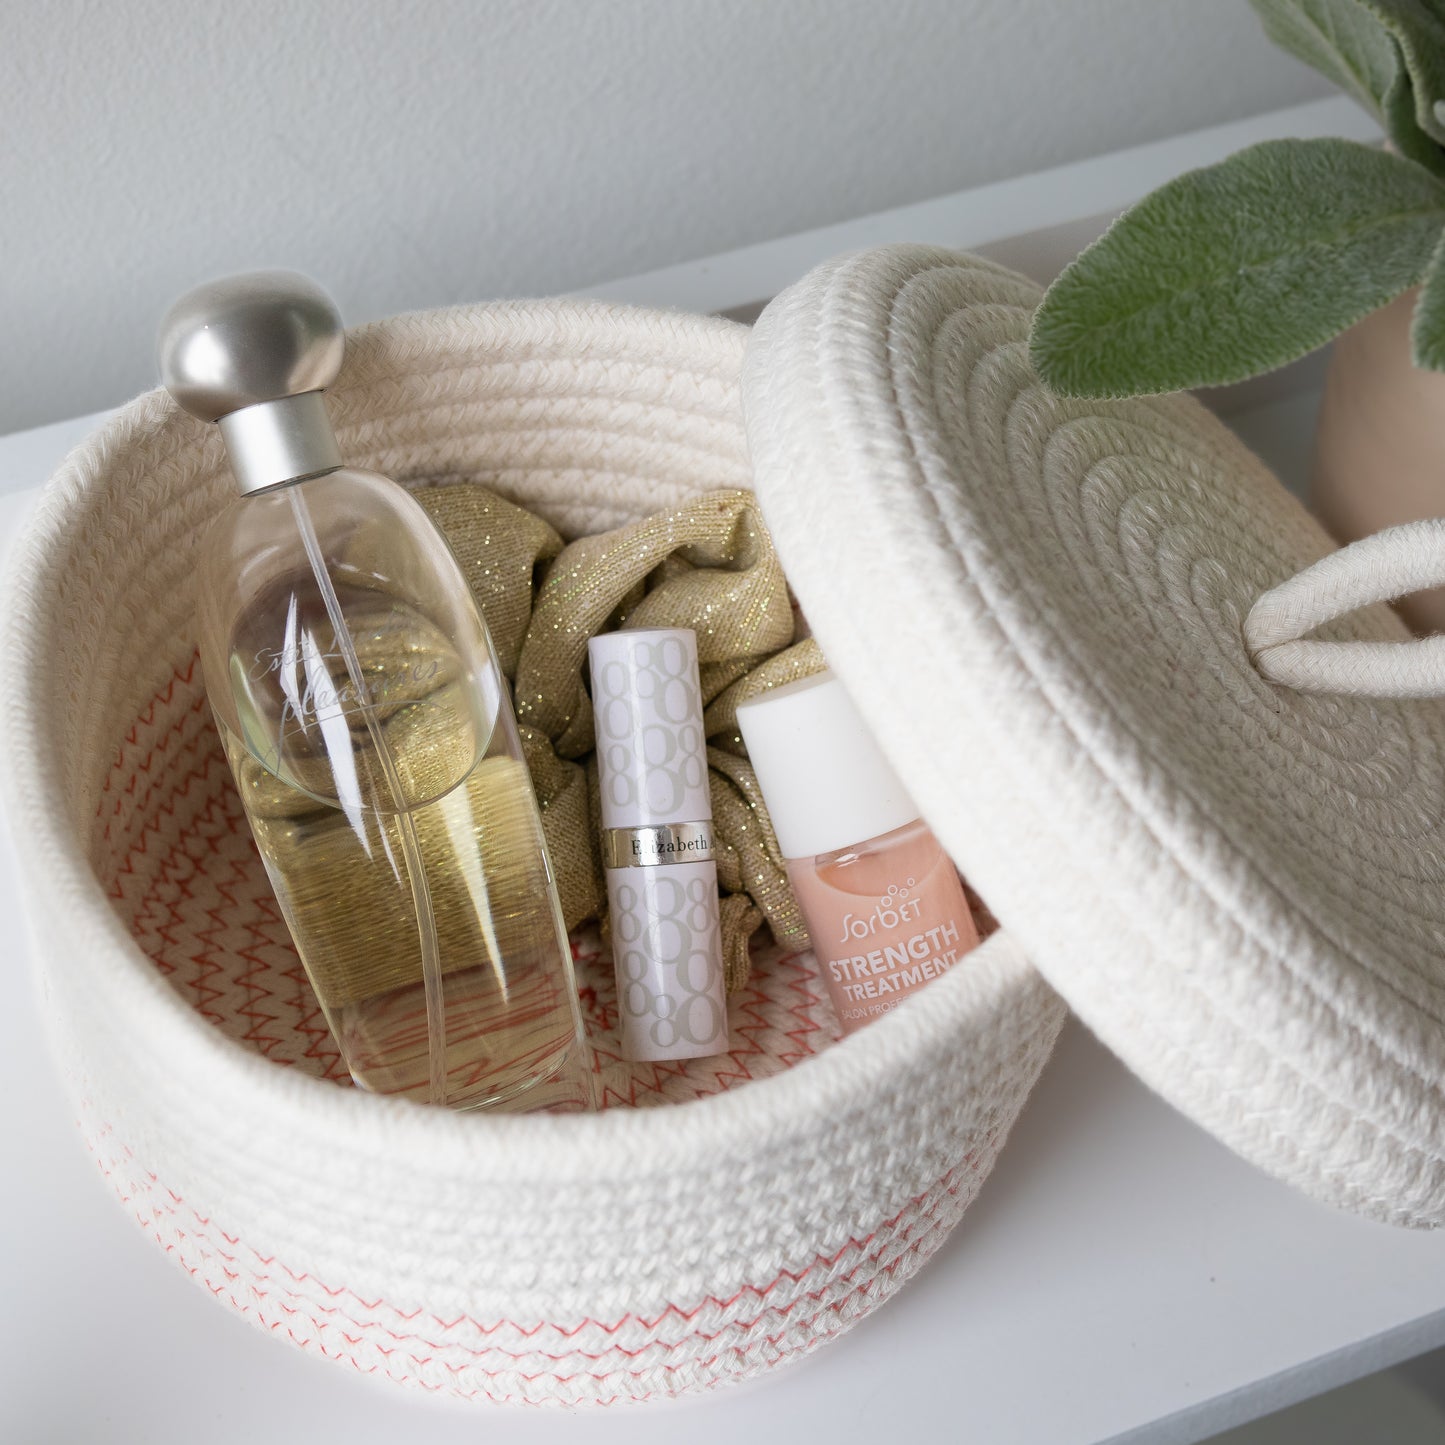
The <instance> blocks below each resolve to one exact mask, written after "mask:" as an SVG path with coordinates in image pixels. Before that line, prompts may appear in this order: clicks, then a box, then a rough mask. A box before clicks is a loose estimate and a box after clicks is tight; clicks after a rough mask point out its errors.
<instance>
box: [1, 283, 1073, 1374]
mask: <svg viewBox="0 0 1445 1445" xmlns="http://www.w3.org/2000/svg"><path fill="white" fill-rule="evenodd" d="M746 337H747V332H746V331H745V330H744V329H743V328H741V327H737V326H734V325H732V324H730V323H726V322H721V321H710V320H703V319H698V318H685V317H677V316H670V315H661V314H653V313H647V312H638V311H632V310H627V309H623V308H615V307H606V306H596V305H584V304H573V303H544V304H519V305H499V306H490V307H478V308H469V309H459V310H453V311H446V312H439V313H433V314H428V315H421V316H411V317H404V318H401V319H398V320H396V321H392V322H387V323H384V324H381V325H377V326H372V327H367V328H364V329H362V330H360V331H359V332H357V333H355V334H354V335H353V336H352V338H351V339H350V343H349V347H348V359H347V364H346V368H345V370H344V372H343V375H342V379H341V382H340V384H339V385H338V386H337V388H336V389H335V391H334V393H333V394H332V398H331V401H332V414H333V417H334V419H335V421H336V424H337V432H338V436H339V439H340V442H341V446H342V450H343V452H344V454H345V455H346V457H347V459H348V461H349V462H350V463H351V464H353V465H356V466H362V467H369V468H373V469H375V470H377V471H381V472H384V473H386V474H389V475H392V476H395V477H397V478H398V479H401V480H403V481H423V480H424V481H426V482H427V483H432V484H438V485H445V484H447V483H448V482H455V481H462V480H467V481H479V482H482V483H484V484H486V485H488V486H490V487H492V488H494V489H495V490H497V491H499V492H500V493H502V494H503V495H505V496H507V497H509V498H511V499H513V500H516V501H518V502H521V503H523V504H524V505H526V506H528V507H530V508H532V509H533V510H535V511H537V512H539V513H540V514H541V515H543V516H544V517H545V518H547V520H549V521H550V522H552V523H553V524H554V525H555V526H556V527H558V529H559V530H561V531H562V532H563V533H564V535H567V536H575V535H579V534H583V533H587V532H592V531H597V530H601V529H604V528H608V527H613V526H616V525H619V524H621V523H623V522H626V521H630V520H633V519H635V518H638V517H640V516H643V515H646V514H647V513H649V512H653V511H656V510H658V509H661V508H664V507H666V506H668V505H671V504H674V503H677V502H679V501H681V500H682V499H684V498H687V497H689V496H691V495H693V494H695V493H698V492H702V491H709V490H713V489H717V488H724V487H737V486H746V485H748V484H749V479H750V473H749V467H748V462H747V459H746V451H745V445H744V435H743V422H742V413H741V407H740V401H739V376H740V372H741V366H742V358H743V349H744V344H745V341H746ZM232 495H233V486H232V483H231V481H230V478H229V475H228V472H227V468H226V464H225V461H224V457H223V455H222V451H221V445H220V441H219V438H218V437H217V435H216V434H215V431H214V429H206V428H203V427H202V426H201V425H200V424H199V423H196V422H194V421H193V420H191V419H190V418H187V417H185V416H183V415H182V414H181V413H179V412H178V411H177V410H176V409H175V408H174V407H173V406H172V405H171V404H170V403H169V402H168V401H167V400H165V399H164V398H163V397H162V396H161V395H159V394H151V395H148V396H145V397H142V398H141V399H139V400H138V401H136V402H135V403H133V404H132V405H131V406H129V407H127V408H126V409H125V410H124V411H123V412H122V413H120V414H119V415H118V416H117V417H116V418H115V419H114V420H113V421H112V422H111V423H110V424H109V425H108V426H107V427H106V428H105V429H104V430H103V431H102V432H101V433H100V434H99V435H98V436H96V437H95V438H94V439H93V440H91V441H90V442H89V443H87V444H86V445H85V446H83V447H82V448H81V449H80V450H79V451H78V452H76V453H75V454H74V455H73V456H72V457H71V458H70V460H69V461H68V462H67V464H66V465H65V467H64V468H63V469H62V471H61V472H60V473H59V475H58V476H57V477H56V478H55V479H54V480H53V481H52V483H51V484H50V486H49V488H48V490H47V492H46V494H45V497H44V499H43V501H42V503H41V505H40V508H39V511H38V515H37V517H36V519H35V521H34V522H33V524H32V525H31V527H30V529H29V531H28V533H27V535H26V537H25V539H24V541H23V543H22V544H21V546H20V548H19V552H18V556H17V559H16V561H15V563H14V565H13V567H12V572H11V579H10V586H9V597H8V611H9V614H10V617H11V619H12V621H11V626H10V635H9V640H8V644H7V652H8V657H7V662H8V675H9V676H10V678H11V680H12V686H13V687H14V689H15V695H14V696H13V697H12V700H11V704H10V706H9V708H8V709H7V722H6V724H5V726H6V729H7V732H8V742H9V751H10V759H9V766H8V767H7V769H6V776H7V779H8V782H7V798H6V806H7V812H8V816H9V818H10V820H11V825H12V828H13V830H14V833H15V836H16V839H17V843H18V850H17V851H18V852H19V854H20V857H21V864H22V868H23V871H24V875H25V881H26V887H27V892H28V895H29V901H30V912H31V919H32V923H33V928H34V933H35V952H36V956H37V958H38V960H39V965H38V966H39V969H40V973H41V985H42V991H43V996H44V1008H45V1012H46V1016H47V1019H48V1022H49V1025H50V1029H51V1034H52V1039H53V1042H54V1046H55V1048H56V1051H57V1053H58V1055H59V1057H60V1059H61V1061H62V1064H63V1067H64V1070H65V1073H66V1076H67V1078H68V1081H69V1085H70V1088H71V1090H72V1094H73V1098H74V1101H75V1104H76V1108H77V1111H78V1115H79V1118H80V1122H81V1127H82V1129H83V1131H84V1133H85V1135H86V1138H87V1140H88V1142H89V1144H90V1146H91V1148H92V1150H93V1151H94V1154H95V1157H96V1160H97V1162H98V1164H99V1165H100V1167H101V1169H102V1170H103V1171H104V1172H105V1174H106V1175H107V1176H108V1178H109V1180H110V1183H111V1185H112V1187H113V1188H114V1189H115V1191H116V1192H117V1194H118V1195H119V1196H120V1198H121V1199H122V1201H123V1202H124V1204H125V1205H126V1207H127V1208H128V1209H129V1210H131V1211H132V1212H133V1213H134V1214H135V1216H136V1217H137V1218H138V1220H139V1221H140V1222H141V1224H142V1225H143V1227H144V1228H145V1229H146V1231H147V1232H148V1233H150V1234H152V1235H153V1236H154V1238H155V1239H156V1242H157V1243H158V1244H159V1245H160V1246H161V1247H162V1249H164V1250H165V1251H166V1252H167V1253H169V1254H171V1256H172V1257H173V1258H174V1259H175V1260H176V1261H177V1262H178V1263H179V1264H180V1265H181V1266H182V1267H183V1268H185V1269H186V1270H187V1271H188V1272H189V1273H191V1274H192V1275H193V1276H194V1277H195V1278H196V1280H197V1281H198V1282H199V1283H201V1284H202V1285H204V1286H205V1287H206V1288H207V1289H208V1290H209V1291H210V1292H211V1293H212V1294H213V1295H215V1297H216V1298H217V1299H218V1300H220V1301H221V1302H222V1303H224V1304H226V1305H229V1306H230V1307H231V1308H233V1309H236V1310H238V1311H240V1312H241V1313H242V1314H244V1315H246V1316H247V1317H248V1318H250V1319H251V1320H252V1321H254V1322H255V1323H256V1324H257V1325H259V1326H260V1327H261V1328H263V1329H265V1330H267V1331H269V1332H271V1333H274V1334H276V1335H277V1336H278V1337H281V1338H285V1339H289V1340H290V1341H292V1342H294V1343H295V1344H297V1345H300V1346H302V1347H303V1348H305V1349H307V1350H308V1351H310V1352H312V1353H314V1354H316V1355H318V1356H324V1357H326V1358H328V1359H331V1360H334V1361H337V1362H339V1363H342V1364H344V1365H347V1366H349V1367H352V1368H354V1369H356V1370H359V1371H362V1372H364V1373H368V1374H373V1375H375V1376H377V1377H378V1378H383V1379H390V1380H394V1381H397V1382H399V1383H406V1384H411V1385H418V1386H421V1387H423V1388H425V1389H427V1390H430V1391H436V1392H446V1393H448V1394H452V1395H457V1396H461V1397H465V1398H468V1399H478V1400H498V1401H507V1402H525V1403H544V1402H545V1403H554V1402H560V1403H584V1402H599V1401H611V1400H620V1399H639V1398H648V1397H654V1396H671V1395H677V1394H681V1393H684V1392H687V1391H691V1390H697V1389H701V1388H704V1387H707V1386H710V1385H713V1384H716V1383H718V1382H720V1381H723V1380H726V1379H730V1378H738V1377H743V1376H748V1375H752V1374H755V1373H757V1372H759V1371H761V1370H763V1369H766V1368H768V1367H770V1366H772V1365H775V1364H778V1363H780V1362H782V1361H785V1360H787V1359H789V1358H791V1357H793V1356H796V1355H799V1354H802V1353H804V1352H806V1351H808V1350H810V1349H812V1348H814V1347H815V1346H816V1345H818V1344H819V1343H821V1342H822V1341H824V1340H826V1339H828V1338H830V1337H831V1336H833V1335H835V1334H837V1333H838V1332H840V1331H841V1330H843V1329H846V1328H847V1327H848V1326H850V1325H851V1324H853V1323H855V1322H856V1321H858V1320H859V1319H861V1318H862V1317H863V1316H864V1315H866V1314H867V1313H868V1312H869V1311H870V1310H872V1309H874V1308H875V1307H876V1306H877V1305H878V1304H880V1303H882V1302H883V1301H884V1300H885V1299H887V1298H888V1297H889V1296H890V1295H891V1294H892V1293H893V1292H894V1291H895V1290H896V1289H897V1288H898V1287H899V1286H900V1285H901V1284H902V1283H903V1282H904V1281H905V1280H906V1279H907V1278H908V1277H909V1276H910V1275H911V1274H912V1273H913V1272H914V1271H915V1270H916V1269H917V1268H918V1266H919V1265H920V1264H921V1263H922V1262H923V1261H924V1260H926V1259H927V1258H928V1256H929V1255H930V1254H931V1253H932V1252H933V1251H934V1250H935V1249H936V1248H937V1246H938V1245H939V1243H940V1242H941V1241H942V1240H943V1239H944V1237H945V1236H946V1235H947V1233H948V1231H949V1230H950V1228H951V1227H952V1226H953V1225H954V1223H956V1221H957V1220H958V1218H959V1217H960V1215H961V1214H962V1213H963V1211H964V1209H965V1208H966V1207H967V1205H968V1203H969V1202H970V1201H971V1200H972V1198H973V1197H974V1195H975V1193H976V1191H977V1189H978V1187H979V1185H980V1183H981V1182H982V1180H983V1179H984V1178H985V1176H986V1175H987V1174H988V1172H989V1170H990V1168H991V1167H992V1165H993V1162H994V1159H995V1156H996V1154H997V1152H998V1150H999V1148H1000V1146H1001V1145H1002V1143H1003V1141H1004V1138H1005V1136H1006V1135H1007V1133H1008V1130H1009V1128H1010V1126H1011V1125H1012V1123H1013V1121H1014V1119H1015V1117H1016V1115H1017V1113H1018V1111H1019V1109H1020V1107H1021V1106H1022V1104H1023V1102H1024V1099H1025V1098H1026V1096H1027V1094H1028V1092H1029V1090H1030V1088H1031V1087H1032V1085H1033V1083H1034V1080H1035V1079H1036V1077H1037V1076H1038V1073H1039V1071H1040V1070H1041V1068H1042V1067H1043V1064H1044V1062H1045V1061H1046V1059H1047V1057H1048V1054H1049V1051H1050V1049H1051V1048H1052V1045H1053V1041H1054V1038H1055V1036H1056V1034H1057V1032H1058V1029H1059V1026H1060V1024H1061V1021H1062V1017H1063V1005H1062V1004H1061V1002H1060V1001H1059V1000H1058V999H1057V997H1056V996H1055V995H1054V994H1053V993H1052V991H1051V990H1050V989H1049V988H1048V987H1047V985H1045V984H1044V983H1043V981H1042V980H1041V979H1040V978H1039V976H1038V975H1037V974H1036V973H1035V972H1034V970H1033V969H1032V967H1031V966H1030V965H1029V963H1028V962H1027V961H1026V960H1025V959H1024V957H1023V956H1022V954H1021V952H1020V951H1019V950H1018V948H1017V947H1016V946H1015V945H1014V944H1013V943H1012V942H1011V941H1010V939H1009V938H1008V937H1007V936H1006V935H1003V934H998V935H995V936H994V937H993V938H992V939H991V940H990V941H989V942H988V943H986V944H985V945H984V946H983V947H982V948H981V949H980V950H979V951H978V952H977V953H976V954H974V955H972V956H971V957H970V959H969V960H968V963H967V966H966V967H961V968H958V969H956V970H955V971H954V972H953V973H951V974H950V975H949V976H948V977H946V978H945V979H943V980H940V981H939V982H937V983H935V984H934V985H932V986H931V987H930V988H929V989H928V990H927V991H926V992H925V993H924V994H923V995H922V996H921V997H920V998H919V999H918V1000H917V1001H915V1002H914V1003H913V1004H911V1005H910V1006H908V1007H905V1008H901V1009H899V1010H897V1011H896V1012H895V1013H893V1014H891V1015H889V1016H888V1017H886V1018H884V1019H883V1020H881V1021H879V1022H878V1023H876V1024H874V1025H873V1026H871V1027H870V1028H868V1029H866V1030H864V1031H862V1032H861V1033H860V1034H858V1035H856V1036H854V1037H852V1038H850V1039H849V1040H847V1042H846V1043H845V1044H841V1045H838V1046H836V1047H826V1046H825V1045H827V1044H828V1043H829V1042H830V1040H831V1034H830V1027H831V1019H830V1018H829V1017H828V1016H827V1014H826V1005H821V1004H820V996H821V992H822V991H821V989H814V988H813V987H812V980H813V972H812V965H811V961H810V960H809V959H808V958H807V956H803V957H801V958H791V959H789V958H775V959H772V960H764V961H763V962H762V963H760V966H759V967H758V969H757V970H755V983H754V984H753V985H752V986H750V990H749V992H748V993H747V994H745V995H744V996H743V997H742V999H741V1000H735V1001H734V1024H735V1028H734V1035H735V1049H734V1053H733V1054H732V1055H730V1056H728V1058H727V1059H726V1060H724V1061H722V1062H721V1063H715V1064H713V1065H709V1066H704V1065H699V1066H698V1067H697V1068H696V1069H684V1068H681V1067H680V1066H675V1065H674V1066H671V1068H670V1071H662V1072H657V1073H654V1074H653V1075H650V1076H647V1077H644V1078H641V1079H640V1081H639V1082H638V1083H637V1086H636V1087H635V1088H634V1089H633V1091H632V1092H631V1093H630V1094H629V1095H628V1096H626V1097H623V1098H619V1099H615V1100H613V1101H612V1102H614V1103H616V1104H617V1107H612V1108H609V1109H607V1110H606V1111H605V1112H603V1113H601V1114H599V1115H597V1116H592V1117H576V1116H573V1117H541V1116H517V1117H492V1116H485V1115H481V1116H459V1115H455V1114H452V1113H450V1112H448V1111H446V1110H442V1109H425V1108H420V1107H417V1106H414V1105H410V1104H407V1103H404V1102H400V1101H397V1100H388V1099H384V1098H378V1097H373V1096H369V1095H366V1094H364V1093H362V1092H361V1091H359V1090H356V1089H353V1088H350V1087H345V1086H344V1083H345V1081H344V1077H343V1076H341V1071H340V1069H339V1065H338V1062H337V1060H336V1058H335V1054H334V1049H332V1048H331V1046H330V1043H329V1039H328V1037H327V1034H326V1030H325V1027H324V1024H323V1023H322V1022H321V1020H320V1016H319V1012H318V1011H317V1009H316V1006H315V1004H314V1002H313V1001H312V1000H311V999H310V996H309V993H308V991H307V989H306V986H305V983H304V976H303V975H302V974H301V971H300V967H299V964H298V962H297V960H296V956H295V954H294V951H292V950H291V947H290V943H289V939H288V938H287V936H286V933H285V929H284V927H283V926H282V925H281V923H280V920H279V916H278V914H277V912H276V909H275V905H274V902H273V901H272V900H271V898H270V894H269V890H268V888H267V886H266V883H265V878H264V873H263V870H262V868H261V864H260V861H259V859H258V858H257V857H256V855H255V853H254V849H253V848H252V846H251V844H250V840H249V837H248V836H247V835H246V833H245V825H244V819H243V818H242V817H241V815H240V813H239V808H238V805H237V804H236V802H235V799H234V795H233V793H232V790H231V785H230V778H229V773H228V771H227V768H226V765H225V761H224V758H223V755H222V753H221V749H220V745H219V742H218V740H217V738H216V735H215V733H214V730H213V728H212V726H211V722H210V717H209V710H208V708H207V706H206V703H205V699H204V692H203V688H202V680H201V676H200V671H199V667H198V665H197V663H196V659H195V644H194V634H193V630H192V625H191V587H190V581H191V573H192V569H193V567H194V565H195V559H196V556H197V550H198V542H199V539H200V538H201V536H202V534H203V533H204V531H205V528H206V526H207V524H208V522H209V521H210V520H211V518H212V517H214V516H215V515H216V514H217V512H218V511H219V509H220V508H221V507H222V506H224V505H225V504H226V503H227V501H228V500H229V499H230V498H231V496H232ZM600 972H602V971H600V970H599V973H600ZM815 1006H816V1007H815ZM738 1084H741V1087H734V1086H735V1085H738ZM649 1103H657V1104H664V1103H665V1104H667V1105H668V1106H667V1107H652V1108H648V1107H626V1105H630V1104H635V1105H639V1106H640V1105H645V1104H649Z"/></svg>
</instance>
